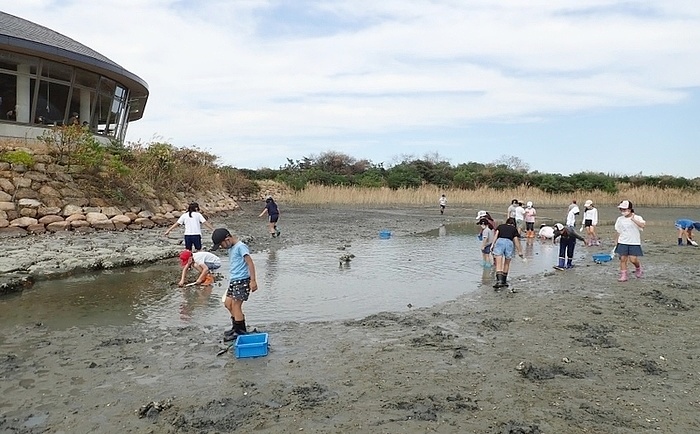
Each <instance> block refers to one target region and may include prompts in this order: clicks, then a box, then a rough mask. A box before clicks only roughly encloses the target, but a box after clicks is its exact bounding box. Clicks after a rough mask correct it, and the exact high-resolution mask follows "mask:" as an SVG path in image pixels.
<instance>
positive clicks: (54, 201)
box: [41, 196, 64, 212]
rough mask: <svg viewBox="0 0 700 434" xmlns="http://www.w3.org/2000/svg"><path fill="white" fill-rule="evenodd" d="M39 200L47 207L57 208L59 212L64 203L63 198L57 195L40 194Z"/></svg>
mask: <svg viewBox="0 0 700 434" xmlns="http://www.w3.org/2000/svg"><path fill="white" fill-rule="evenodd" d="M41 201H42V202H44V205H45V206H46V207H48V208H58V209H59V212H60V210H61V208H62V207H63V205H64V202H63V199H61V198H60V197H58V196H41Z"/></svg>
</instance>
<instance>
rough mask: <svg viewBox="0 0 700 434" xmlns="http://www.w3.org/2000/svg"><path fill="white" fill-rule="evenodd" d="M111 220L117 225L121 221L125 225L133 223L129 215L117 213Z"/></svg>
mask: <svg viewBox="0 0 700 434" xmlns="http://www.w3.org/2000/svg"><path fill="white" fill-rule="evenodd" d="M110 220H111V221H112V223H114V224H115V225H116V224H117V223H121V224H125V225H128V224H130V223H131V219H130V218H129V217H127V216H125V215H124V214H118V215H115V216H113V217H112V218H110Z"/></svg>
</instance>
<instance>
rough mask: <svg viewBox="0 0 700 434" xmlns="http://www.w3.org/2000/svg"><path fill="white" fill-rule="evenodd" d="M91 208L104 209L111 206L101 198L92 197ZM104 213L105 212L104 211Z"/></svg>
mask: <svg viewBox="0 0 700 434" xmlns="http://www.w3.org/2000/svg"><path fill="white" fill-rule="evenodd" d="M90 206H94V207H97V208H102V207H106V206H109V204H108V203H107V201H106V200H104V199H102V198H101V197H91V198H90ZM102 212H104V211H102ZM105 214H107V213H105Z"/></svg>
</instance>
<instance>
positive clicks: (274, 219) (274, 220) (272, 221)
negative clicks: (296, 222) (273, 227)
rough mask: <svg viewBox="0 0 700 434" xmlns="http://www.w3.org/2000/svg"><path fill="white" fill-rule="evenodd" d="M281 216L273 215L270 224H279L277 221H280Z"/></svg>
mask: <svg viewBox="0 0 700 434" xmlns="http://www.w3.org/2000/svg"><path fill="white" fill-rule="evenodd" d="M279 218H280V215H279V214H272V215H271V216H270V223H277V220H279Z"/></svg>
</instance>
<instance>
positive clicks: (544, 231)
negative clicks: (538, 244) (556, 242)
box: [539, 226, 554, 239]
mask: <svg viewBox="0 0 700 434" xmlns="http://www.w3.org/2000/svg"><path fill="white" fill-rule="evenodd" d="M539 235H540V237H542V238H547V239H550V238H554V228H553V227H551V226H542V227H541V228H540V232H539Z"/></svg>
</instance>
